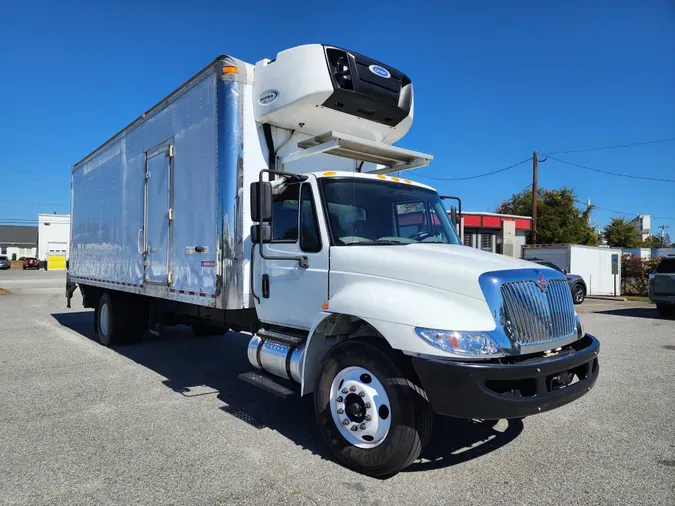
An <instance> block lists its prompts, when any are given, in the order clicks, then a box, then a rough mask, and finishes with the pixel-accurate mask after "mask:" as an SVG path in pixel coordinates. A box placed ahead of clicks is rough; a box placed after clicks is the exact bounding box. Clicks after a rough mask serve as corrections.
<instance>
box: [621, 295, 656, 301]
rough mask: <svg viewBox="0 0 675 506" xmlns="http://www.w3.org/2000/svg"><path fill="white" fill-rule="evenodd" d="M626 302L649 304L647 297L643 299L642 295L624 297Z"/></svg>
mask: <svg viewBox="0 0 675 506" xmlns="http://www.w3.org/2000/svg"><path fill="white" fill-rule="evenodd" d="M625 297H626V300H630V301H632V302H651V301H650V300H649V297H645V296H644V295H626V296H625Z"/></svg>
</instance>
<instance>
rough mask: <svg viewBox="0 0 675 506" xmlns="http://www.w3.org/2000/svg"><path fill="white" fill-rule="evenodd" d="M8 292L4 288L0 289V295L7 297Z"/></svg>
mask: <svg viewBox="0 0 675 506" xmlns="http://www.w3.org/2000/svg"><path fill="white" fill-rule="evenodd" d="M7 294H9V292H8V291H7V290H5V289H4V288H0V295H7Z"/></svg>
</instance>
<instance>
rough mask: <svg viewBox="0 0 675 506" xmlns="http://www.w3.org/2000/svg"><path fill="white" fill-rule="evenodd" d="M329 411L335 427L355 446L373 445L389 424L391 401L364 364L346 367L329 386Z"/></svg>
mask: <svg viewBox="0 0 675 506" xmlns="http://www.w3.org/2000/svg"><path fill="white" fill-rule="evenodd" d="M330 411H331V414H332V416H333V421H334V422H335V426H336V427H337V428H338V431H339V432H340V434H341V435H342V437H344V438H345V439H346V440H347V442H348V443H350V444H352V445H354V446H356V447H357V448H375V447H376V446H378V445H380V444H381V443H382V441H384V440H385V438H386V437H387V434H389V429H390V428H391V416H392V414H391V405H390V403H389V396H388V395H387V392H386V390H385V389H384V385H383V384H382V383H381V382H380V380H378V379H377V377H376V376H375V375H374V374H373V373H372V372H370V371H369V370H367V369H364V368H363V367H354V366H352V367H346V368H344V369H342V370H341V371H340V372H338V373H337V375H336V376H335V378H334V379H333V382H332V384H331V388H330Z"/></svg>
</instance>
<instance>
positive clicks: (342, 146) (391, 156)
mask: <svg viewBox="0 0 675 506" xmlns="http://www.w3.org/2000/svg"><path fill="white" fill-rule="evenodd" d="M298 147H299V148H300V150H299V151H295V152H293V153H290V154H288V155H286V156H284V157H282V158H280V159H279V162H280V164H279V165H280V167H281V170H282V171H283V170H285V168H284V166H285V165H287V164H289V163H292V162H296V161H298V160H303V159H305V158H309V157H311V156H316V155H319V154H326V155H334V156H339V157H342V158H350V159H352V160H357V161H363V162H370V163H374V164H377V165H378V168H376V169H375V170H370V171H364V172H369V173H371V174H388V173H391V172H400V171H403V170H410V169H418V168H420V167H426V166H427V165H429V162H431V160H433V158H434V157H433V156H432V155H428V154H425V153H419V152H417V151H411V150H409V149H403V148H399V147H395V146H391V145H389V144H385V143H383V142H375V141H370V140H367V139H361V138H359V137H354V136H351V135H347V134H342V133H339V132H327V133H325V134H322V135H317V136H314V137H310V138H309V139H306V140H304V141H300V142H298Z"/></svg>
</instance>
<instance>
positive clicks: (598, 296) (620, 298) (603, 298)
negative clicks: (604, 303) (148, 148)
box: [586, 295, 628, 302]
mask: <svg viewBox="0 0 675 506" xmlns="http://www.w3.org/2000/svg"><path fill="white" fill-rule="evenodd" d="M586 298H587V299H594V300H616V301H620V302H628V299H627V298H626V297H612V296H610V295H586Z"/></svg>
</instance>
